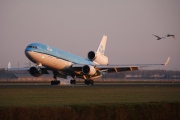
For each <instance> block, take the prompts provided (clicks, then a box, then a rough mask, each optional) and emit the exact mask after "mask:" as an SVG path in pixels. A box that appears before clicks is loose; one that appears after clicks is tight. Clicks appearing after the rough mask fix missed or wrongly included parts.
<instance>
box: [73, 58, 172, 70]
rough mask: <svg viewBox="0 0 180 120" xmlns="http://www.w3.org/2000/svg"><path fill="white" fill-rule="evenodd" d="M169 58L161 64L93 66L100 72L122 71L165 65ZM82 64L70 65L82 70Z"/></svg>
mask: <svg viewBox="0 0 180 120" xmlns="http://www.w3.org/2000/svg"><path fill="white" fill-rule="evenodd" d="M169 60H170V57H168V59H167V60H166V62H165V63H161V64H127V65H95V66H94V68H95V69H96V70H100V71H102V72H109V73H111V72H123V71H133V70H138V69H139V68H143V67H150V66H158V65H167V64H168V62H169ZM83 66H84V65H82V64H74V65H73V66H72V67H73V69H74V70H75V71H82V67H83Z"/></svg>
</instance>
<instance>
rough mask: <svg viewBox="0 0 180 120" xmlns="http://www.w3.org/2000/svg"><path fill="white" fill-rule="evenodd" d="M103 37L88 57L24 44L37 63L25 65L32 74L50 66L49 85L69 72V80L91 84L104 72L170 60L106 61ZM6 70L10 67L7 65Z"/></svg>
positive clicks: (45, 70)
mask: <svg viewBox="0 0 180 120" xmlns="http://www.w3.org/2000/svg"><path fill="white" fill-rule="evenodd" d="M106 41H107V36H105V35H104V36H103V38H102V40H101V42H100V44H99V46H98V48H97V50H96V51H90V52H88V54H87V59H86V58H83V57H80V56H77V55H75V54H72V53H70V52H66V51H63V50H60V49H57V48H55V47H51V46H49V45H46V44H42V43H31V44H29V45H28V46H27V47H26V48H25V55H26V57H27V58H28V59H29V60H30V61H32V62H33V63H35V65H36V66H32V67H30V68H24V69H27V70H28V71H29V73H30V74H31V75H32V76H34V77H39V76H41V75H43V74H49V72H48V70H51V71H52V72H53V78H54V80H52V81H51V85H58V84H60V81H59V80H57V77H60V78H65V79H67V77H69V76H71V77H72V80H70V83H71V84H76V78H81V79H84V83H85V84H86V85H93V84H94V79H95V78H99V77H101V76H103V75H104V73H106V72H107V73H112V72H116V73H118V72H123V71H133V70H138V69H139V68H140V67H148V66H152V65H167V64H168V62H169V60H170V57H169V58H168V59H167V60H166V62H165V63H162V64H137V65H109V64H108V57H107V56H105V55H104V53H105V47H106ZM12 69H13V68H12ZM8 70H11V68H10V67H9V68H8Z"/></svg>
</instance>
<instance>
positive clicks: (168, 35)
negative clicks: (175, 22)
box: [166, 34, 175, 39]
mask: <svg viewBox="0 0 180 120" xmlns="http://www.w3.org/2000/svg"><path fill="white" fill-rule="evenodd" d="M166 37H173V38H174V39H175V35H170V34H167V35H166Z"/></svg>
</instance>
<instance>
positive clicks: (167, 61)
mask: <svg viewBox="0 0 180 120" xmlns="http://www.w3.org/2000/svg"><path fill="white" fill-rule="evenodd" d="M169 61H170V57H168V59H167V60H166V62H165V63H164V64H163V65H165V66H166V65H167V64H168V63H169Z"/></svg>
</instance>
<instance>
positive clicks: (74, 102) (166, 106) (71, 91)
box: [0, 84, 180, 119]
mask: <svg viewBox="0 0 180 120" xmlns="http://www.w3.org/2000/svg"><path fill="white" fill-rule="evenodd" d="M17 111H19V112H21V111H26V113H28V114H29V115H30V116H31V117H29V119H34V117H37V118H39V117H40V118H41V117H42V116H44V115H45V116H44V118H46V119H47V118H50V117H52V115H53V116H54V117H52V119H56V118H57V119H59V118H61V117H62V119H66V118H68V117H70V116H69V114H73V115H72V116H71V117H70V118H69V119H80V118H82V119H87V114H91V116H92V117H91V118H88V119H93V118H98V119H106V118H108V119H112V118H113V119H114V118H115V119H120V118H122V117H123V118H125V119H132V118H134V117H133V116H136V117H138V118H139V117H140V116H142V119H144V118H145V119H147V118H148V117H149V118H152V117H153V116H154V117H153V119H159V118H160V119H161V118H169V117H171V119H176V117H180V115H179V114H180V87H179V86H163V85H158V84H154V85H151V86H146V85H139V86H126V85H124V86H118V85H101V86H96V85H94V86H49V85H0V116H1V115H2V114H3V115H4V117H3V118H5V119H11V118H12V119H14V117H16V115H18V116H19V117H20V116H21V117H22V116H23V115H21V114H20V113H19V112H17ZM33 111H34V112H35V113H36V112H37V113H39V112H41V111H43V112H44V113H39V114H37V115H36V114H35V113H34V112H33ZM56 111H59V112H56ZM170 111H171V112H174V113H173V114H172V115H171V114H170V113H171V112H170ZM8 112H9V113H11V114H10V115H9V114H8ZM97 112H99V114H103V113H106V115H104V116H102V115H100V116H99V117H97V116H98V115H99V114H98V113H97ZM112 112H113V113H112ZM144 112H145V113H144ZM156 112H159V113H158V114H162V115H161V117H158V114H157V113H156ZM169 112H170V113H169ZM32 113H33V114H35V116H34V117H32ZM57 114H61V117H60V116H58V115H57ZM62 114H63V115H64V117H63V116H62ZM118 114H121V116H119V115H118ZM142 114H144V115H142ZM77 115H79V116H77ZM139 115H140V116H139ZM150 115H152V116H151V117H150ZM156 115H157V116H156ZM163 115H164V116H163ZM166 115H168V116H166ZM25 116H28V115H26V114H24V117H25ZM128 116H129V117H128ZM19 117H18V118H19ZM24 117H22V118H24ZM136 117H135V118H136ZM123 118H122V119H123ZM0 119H1V117H0ZM140 119H141V118H140Z"/></svg>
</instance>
